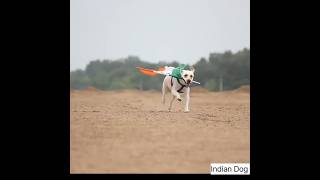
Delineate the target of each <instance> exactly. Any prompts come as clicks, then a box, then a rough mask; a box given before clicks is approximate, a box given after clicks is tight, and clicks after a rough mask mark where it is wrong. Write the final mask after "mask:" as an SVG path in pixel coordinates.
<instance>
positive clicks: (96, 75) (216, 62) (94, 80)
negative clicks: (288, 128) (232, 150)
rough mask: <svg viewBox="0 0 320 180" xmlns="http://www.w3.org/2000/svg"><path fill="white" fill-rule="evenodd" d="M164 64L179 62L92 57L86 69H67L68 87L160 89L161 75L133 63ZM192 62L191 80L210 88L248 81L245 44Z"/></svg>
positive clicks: (231, 85) (229, 88) (156, 66)
mask: <svg viewBox="0 0 320 180" xmlns="http://www.w3.org/2000/svg"><path fill="white" fill-rule="evenodd" d="M181 63H182V62H181ZM165 65H167V66H174V67H177V66H178V65H179V63H178V62H170V63H166V62H163V61H161V62H159V63H149V62H145V61H142V60H140V59H139V57H136V56H129V57H127V58H124V59H119V60H115V61H111V60H103V61H100V60H95V61H91V62H90V63H89V64H88V65H87V66H86V68H85V70H75V71H72V72H70V88H72V89H82V88H86V87H89V86H92V87H95V88H97V89H101V90H115V89H141V90H149V89H155V90H160V89H161V85H162V79H163V78H164V77H163V76H161V75H158V76H155V77H150V76H147V75H144V74H141V73H140V72H138V70H137V69H136V67H137V66H140V67H144V68H150V69H158V68H159V67H163V66H165ZM192 66H193V67H194V68H195V70H196V71H195V79H194V80H196V81H199V82H201V86H202V87H204V88H207V89H209V90H211V91H219V90H231V89H236V88H238V87H240V86H242V85H249V84H250V50H249V49H246V48H245V49H243V50H241V51H239V52H236V53H232V52H231V51H226V52H224V53H210V54H209V58H208V59H206V58H201V59H200V60H199V61H197V62H196V63H195V64H193V65H192Z"/></svg>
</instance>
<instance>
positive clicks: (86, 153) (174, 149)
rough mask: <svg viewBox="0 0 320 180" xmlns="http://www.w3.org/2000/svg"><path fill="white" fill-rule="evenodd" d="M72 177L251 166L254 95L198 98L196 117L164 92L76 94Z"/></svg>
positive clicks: (194, 94) (194, 98)
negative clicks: (224, 165)
mask: <svg viewBox="0 0 320 180" xmlns="http://www.w3.org/2000/svg"><path fill="white" fill-rule="evenodd" d="M70 95H71V99H70V102H71V107H70V114H71V115H70V116H71V117H70V138H71V139H70V163H71V164H70V173H207V174H208V173H210V163H213V162H215V163H219V162H221V163H228V162H230V163H237V162H239V163H240V162H242V163H245V162H250V140H249V139H250V94H249V92H248V91H231V92H222V93H213V92H206V91H197V90H194V91H192V90H191V102H190V110H191V111H190V112H189V113H184V112H183V107H184V104H183V103H184V102H183V101H182V102H179V101H175V102H174V103H173V110H172V112H168V111H167V108H168V103H169V99H170V98H171V97H170V95H169V94H168V95H167V98H166V104H165V105H162V104H161V95H160V92H157V91H135V90H123V91H96V90H94V89H88V90H82V91H76V90H73V91H70Z"/></svg>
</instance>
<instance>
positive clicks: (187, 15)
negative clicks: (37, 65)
mask: <svg viewBox="0 0 320 180" xmlns="http://www.w3.org/2000/svg"><path fill="white" fill-rule="evenodd" d="M70 5H71V9H70V11H71V12H70V16H71V17H70V70H75V69H84V68H85V66H86V65H87V64H88V63H89V62H90V61H92V60H96V59H100V60H103V59H111V60H115V59H119V58H123V57H127V56H128V55H135V56H139V57H140V59H142V60H145V61H149V62H158V61H159V60H165V61H172V60H177V61H179V62H180V63H191V64H192V63H195V62H196V61H197V60H199V59H200V58H201V57H206V58H207V57H208V56H209V53H210V52H223V51H225V50H232V51H233V52H235V51H238V50H240V49H242V48H244V47H247V48H250V0H71V4H70Z"/></svg>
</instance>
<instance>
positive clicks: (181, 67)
mask: <svg viewBox="0 0 320 180" xmlns="http://www.w3.org/2000/svg"><path fill="white" fill-rule="evenodd" d="M186 67H187V65H186V64H180V65H179V67H176V68H174V69H173V70H172V74H171V75H172V76H173V77H176V78H178V79H182V77H181V73H182V70H184V69H185V68H186Z"/></svg>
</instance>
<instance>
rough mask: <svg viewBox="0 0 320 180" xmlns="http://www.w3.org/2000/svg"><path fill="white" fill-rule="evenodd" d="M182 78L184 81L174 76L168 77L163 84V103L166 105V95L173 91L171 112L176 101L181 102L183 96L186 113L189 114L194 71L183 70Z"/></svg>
mask: <svg viewBox="0 0 320 180" xmlns="http://www.w3.org/2000/svg"><path fill="white" fill-rule="evenodd" d="M181 77H182V78H183V79H178V78H176V77H172V76H166V77H165V78H164V80H163V84H162V103H163V104H164V103H165V94H166V92H167V90H168V91H171V94H172V99H171V101H170V106H169V111H171V107H172V103H173V101H174V100H175V99H177V100H178V101H181V100H182V99H181V95H180V94H182V93H183V94H184V96H185V108H184V112H189V111H190V110H189V102H190V84H191V83H192V80H193V78H194V69H193V68H191V70H182V72H181Z"/></svg>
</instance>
